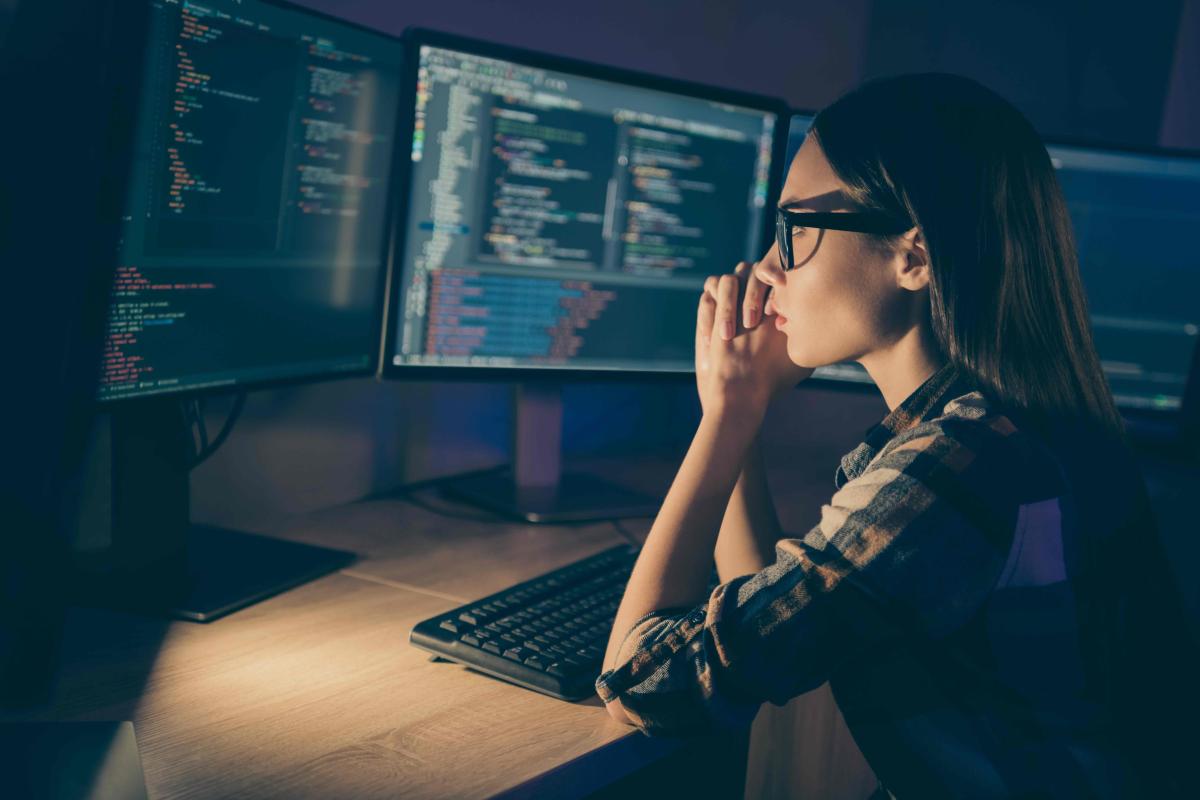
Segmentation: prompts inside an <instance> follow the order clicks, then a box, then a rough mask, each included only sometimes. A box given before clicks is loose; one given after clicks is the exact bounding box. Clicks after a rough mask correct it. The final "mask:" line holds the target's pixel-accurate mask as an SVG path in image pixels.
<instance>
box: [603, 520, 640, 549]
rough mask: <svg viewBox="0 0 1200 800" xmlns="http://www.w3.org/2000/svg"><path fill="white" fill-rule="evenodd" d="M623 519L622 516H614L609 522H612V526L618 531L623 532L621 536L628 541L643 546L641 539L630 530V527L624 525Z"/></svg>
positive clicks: (636, 545) (635, 545)
mask: <svg viewBox="0 0 1200 800" xmlns="http://www.w3.org/2000/svg"><path fill="white" fill-rule="evenodd" d="M621 519H622V518H621V517H613V518H612V519H610V520H609V522H611V523H612V526H613V527H614V528H616V529H617V533H619V534H621V536H622V537H623V538H624V539H625V540H626V541H627V542H629V543H630V544H631V545H633V546H634V547H641V546H642V543H641V542H640V541H638V538H637V537H636V536H634V535H633V534H632V533H631V532H630V531H629V529H628V528H626V527H625V526H624V525H622V524H621ZM628 519H637V518H636V517H632V518H628Z"/></svg>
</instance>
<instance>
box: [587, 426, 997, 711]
mask: <svg viewBox="0 0 1200 800" xmlns="http://www.w3.org/2000/svg"><path fill="white" fill-rule="evenodd" d="M972 457H973V454H972V453H971V452H970V451H969V450H968V449H967V448H965V447H964V446H963V445H962V444H960V443H958V442H956V441H955V440H954V439H952V438H950V437H948V436H946V435H945V434H944V433H943V432H941V431H928V430H926V431H914V432H913V433H912V434H910V435H908V436H903V437H898V438H897V439H896V440H894V441H893V442H892V443H891V445H890V446H889V447H887V448H885V450H884V451H883V452H882V453H880V454H879V457H878V458H877V459H875V460H874V461H873V462H872V464H871V465H870V466H869V467H868V468H867V469H866V470H865V471H864V472H863V473H862V474H861V475H860V476H858V477H857V478H855V479H853V480H851V481H849V482H848V483H846V484H845V485H844V486H843V487H842V488H841V489H839V490H838V491H837V492H836V493H835V494H834V495H833V497H832V499H831V500H830V502H829V503H828V504H826V505H824V506H822V508H821V519H820V522H819V523H818V524H817V525H816V526H814V527H813V528H812V530H810V531H809V532H808V533H807V534H806V535H805V536H803V537H802V538H785V539H780V540H779V541H778V542H777V543H776V545H775V561H774V563H773V564H771V565H770V566H768V567H766V568H765V569H763V570H762V571H760V572H758V573H755V574H752V575H745V576H741V577H738V578H735V579H733V580H730V581H728V582H726V583H723V584H721V585H720V586H717V587H716V588H715V589H714V590H713V592H712V593H711V595H710V596H709V598H708V600H707V602H705V603H703V604H701V605H698V606H696V607H695V608H691V609H687V608H675V609H662V610H659V611H655V612H653V613H650V614H647V615H645V616H643V617H642V618H641V619H639V620H638V621H637V622H636V623H635V624H634V625H633V626H632V628H631V629H630V631H629V632H628V633H627V634H626V636H625V638H624V639H623V641H622V644H621V647H620V648H619V649H618V652H617V657H616V659H615V662H614V663H615V667H614V668H613V669H611V670H608V671H606V672H604V673H603V674H601V675H600V676H599V678H597V680H596V691H597V693H598V694H599V696H600V699H601V700H603V701H604V702H605V703H610V702H612V701H613V700H618V699H619V700H620V702H621V705H622V706H623V707H624V709H625V710H626V712H627V713H628V715H629V716H630V718H631V720H632V722H633V723H634V725H636V726H637V727H638V728H639V729H640V730H642V731H643V732H644V733H647V734H655V735H687V734H691V733H697V732H704V731H708V730H712V729H719V728H739V727H744V726H747V725H749V724H750V722H751V721H752V720H753V719H754V716H755V714H756V713H757V711H758V709H759V708H760V707H761V705H762V703H763V702H766V701H770V702H772V703H773V704H775V705H783V704H785V703H786V702H787V701H788V700H790V699H791V698H793V697H795V696H797V695H799V694H802V693H804V692H806V691H808V690H809V689H813V688H815V687H817V686H819V685H821V684H822V683H824V682H825V681H826V680H827V679H828V678H829V676H830V674H831V672H832V671H833V670H834V669H836V668H837V666H838V664H839V663H841V662H843V661H844V660H846V659H854V658H861V657H864V656H865V655H866V654H869V653H870V652H871V650H872V649H873V648H878V647H886V646H888V645H889V644H891V643H894V642H895V641H896V640H897V638H899V637H900V636H903V635H904V632H905V629H906V628H907V625H908V623H912V624H915V625H919V626H920V627H921V628H923V629H924V630H925V631H926V632H928V633H930V634H938V633H945V632H946V631H948V630H951V629H953V628H955V627H956V626H958V625H961V624H962V623H963V622H964V621H965V620H966V619H967V617H968V616H969V615H970V614H972V613H974V611H975V610H976V609H977V608H978V606H979V605H980V604H981V603H982V601H983V599H984V598H985V597H986V595H987V593H988V592H989V591H990V589H991V587H992V585H993V583H994V581H995V579H996V575H997V574H998V572H999V570H1000V568H1001V566H1002V565H1003V561H1004V556H1005V553H1006V552H1007V542H1008V539H1006V538H1005V533H1004V530H1003V529H1004V526H1005V525H1006V522H1005V521H1004V520H1002V519H1001V520H997V519H996V518H994V516H992V515H989V514H987V513H981V509H982V508H983V506H984V505H986V504H985V503H984V502H983V500H982V498H981V497H980V495H979V494H978V493H976V492H973V491H971V488H970V487H969V486H967V485H966V482H964V481H963V480H961V478H962V472H963V470H964V469H965V466H966V465H967V464H969V463H970V461H971V460H972ZM1009 533H1011V528H1009ZM950 563H952V564H953V565H954V568H953V569H952V570H947V569H946V567H947V565H948V564H950ZM893 611H894V612H896V613H892V612H893ZM901 617H902V618H903V619H904V620H906V621H907V622H906V623H905V624H897V621H896V620H897V619H898V618H901Z"/></svg>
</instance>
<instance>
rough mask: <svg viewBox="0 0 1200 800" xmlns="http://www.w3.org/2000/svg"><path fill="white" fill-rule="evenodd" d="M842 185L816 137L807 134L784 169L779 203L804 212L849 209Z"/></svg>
mask: <svg viewBox="0 0 1200 800" xmlns="http://www.w3.org/2000/svg"><path fill="white" fill-rule="evenodd" d="M845 188H846V187H845V184H843V183H842V182H841V180H839V179H838V176H837V174H836V173H835V172H834V171H833V167H831V166H829V162H828V161H827V160H826V159H825V153H824V152H823V151H822V150H821V145H820V143H819V142H818V141H817V137H815V136H813V135H811V134H810V135H808V136H806V137H804V142H803V143H802V144H801V145H800V149H799V150H798V151H796V156H795V158H793V159H792V163H791V166H790V167H789V168H788V171H787V178H786V180H785V181H784V183H783V191H782V192H781V193H780V195H779V205H781V206H786V207H788V208H792V207H795V208H797V209H801V210H808V211H837V210H840V209H845V208H851V207H853V203H851V201H850V198H849V196H848V195H847V194H846V192H845Z"/></svg>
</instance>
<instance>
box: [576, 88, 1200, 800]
mask: <svg viewBox="0 0 1200 800" xmlns="http://www.w3.org/2000/svg"><path fill="white" fill-rule="evenodd" d="M777 230H778V233H777V241H776V243H775V245H774V246H772V248H771V250H770V251H769V252H768V253H767V254H766V256H765V257H764V258H763V259H762V260H761V261H759V262H758V263H757V264H754V265H753V267H751V266H750V265H748V264H745V263H743V264H741V265H739V266H738V268H737V270H736V271H735V272H734V273H733V274H728V275H723V276H720V277H712V278H709V280H708V283H707V284H706V286H705V290H704V292H703V294H702V295H701V298H700V304H699V309H698V312H697V335H696V380H697V388H698V391H699V395H700V402H701V406H702V409H703V417H702V419H701V422H700V425H699V428H698V430H697V432H696V436H695V439H694V441H693V443H692V446H691V448H690V449H689V450H688V453H687V455H686V457H685V458H684V461H683V463H682V465H681V467H680V470H679V473H678V475H677V476H676V478H675V481H674V483H673V485H672V486H671V489H670V492H669V493H668V495H667V497H666V500H665V501H664V503H663V506H662V509H661V511H660V512H659V514H658V517H657V519H656V520H655V522H654V525H653V527H652V528H651V531H650V534H649V537H648V539H647V541H646V544H645V546H644V548H643V550H642V553H641V555H640V557H639V559H638V562H637V564H636V566H635V568H634V570H633V574H632V576H631V578H630V581H629V585H628V587H627V589H626V592H625V596H624V599H623V601H622V603H621V606H620V608H619V610H618V613H617V617H616V621H615V624H614V627H613V632H612V636H611V639H610V642H609V646H608V650H607V653H606V656H605V661H604V672H603V674H601V675H600V677H599V679H598V680H597V682H596V688H597V691H598V693H599V695H600V697H601V699H602V700H603V701H604V702H605V704H606V706H607V708H608V710H609V712H610V714H611V715H612V716H613V717H615V718H616V719H618V720H621V721H624V722H628V723H630V724H633V725H636V726H637V727H639V728H640V729H642V730H643V731H645V732H647V733H667V734H680V733H687V732H690V731H694V730H701V729H705V728H710V727H713V726H725V727H736V726H744V725H746V724H748V723H749V721H750V720H751V719H752V718H753V716H754V714H755V713H756V712H757V709H758V708H759V706H760V705H761V704H762V702H764V701H768V700H769V701H771V702H773V703H776V704H783V703H785V702H786V701H787V700H788V699H789V698H791V697H794V696H796V695H798V694H801V693H803V692H805V691H807V690H809V689H812V688H814V687H816V686H818V685H820V684H821V683H823V682H825V681H826V680H828V681H830V683H831V687H832V689H833V691H834V696H835V697H836V699H837V701H838V704H839V706H840V708H841V709H842V712H843V714H844V716H845V718H846V721H847V724H848V726H849V727H850V730H851V732H852V733H853V734H854V737H855V739H856V741H857V742H858V744H859V746H860V748H861V749H862V751H863V753H864V755H865V756H866V757H867V759H868V761H869V762H870V764H871V765H872V767H873V768H874V770H875V772H876V774H877V776H878V777H879V779H880V782H881V787H886V790H887V791H888V792H890V793H892V794H893V795H894V796H898V797H901V798H908V797H918V798H929V797H941V796H954V797H1008V796H1018V795H1020V796H1029V795H1044V796H1054V797H1059V796H1128V795H1135V794H1138V793H1141V792H1156V793H1157V792H1161V791H1170V790H1171V789H1172V784H1170V783H1169V780H1170V776H1169V775H1168V774H1167V773H1166V772H1165V771H1164V766H1163V764H1162V763H1161V762H1162V760H1163V759H1164V758H1165V759H1166V761H1167V765H1168V766H1170V765H1172V762H1171V760H1170V758H1172V757H1179V756H1182V755H1184V753H1182V752H1181V753H1178V754H1175V755H1174V756H1172V755H1171V754H1170V753H1168V751H1167V749H1166V748H1168V747H1169V746H1170V745H1171V744H1172V741H1175V740H1168V741H1157V738H1158V737H1157V734H1159V733H1161V732H1163V730H1162V727H1161V725H1162V722H1161V719H1160V717H1161V714H1160V713H1159V712H1160V710H1161V709H1163V708H1164V707H1165V705H1167V704H1168V703H1170V702H1179V701H1181V700H1182V695H1181V694H1180V691H1181V681H1182V680H1183V678H1187V679H1188V680H1187V682H1188V683H1190V682H1191V676H1190V675H1189V674H1188V673H1186V672H1184V671H1183V670H1184V669H1186V667H1185V666H1184V665H1186V663H1187V662H1186V661H1184V660H1183V659H1182V658H1181V657H1179V658H1176V657H1174V656H1172V658H1173V660H1172V661H1171V662H1170V663H1167V662H1165V661H1163V659H1164V658H1165V656H1164V655H1163V653H1164V652H1165V651H1166V649H1171V648H1173V652H1174V653H1175V654H1176V655H1178V654H1179V653H1182V652H1184V651H1186V647H1185V645H1184V644H1182V642H1186V636H1187V627H1186V624H1185V623H1184V622H1182V618H1181V617H1180V616H1179V613H1178V610H1179V608H1180V607H1179V605H1178V602H1177V601H1176V600H1175V599H1174V597H1173V596H1171V592H1170V590H1169V589H1168V588H1167V587H1168V586H1169V580H1166V579H1165V577H1164V576H1165V572H1164V571H1163V559H1162V555H1161V552H1159V550H1158V545H1157V540H1156V536H1155V532H1154V529H1153V526H1152V522H1151V517H1150V512H1149V507H1148V504H1147V502H1146V497H1145V490H1144V487H1143V485H1142V482H1141V478H1140V477H1139V475H1138V473H1137V470H1136V469H1135V468H1134V467H1133V465H1132V462H1131V459H1130V456H1129V453H1128V450H1127V448H1126V446H1125V444H1124V442H1123V432H1122V427H1121V421H1120V418H1119V416H1118V414H1117V411H1116V409H1115V407H1114V405H1113V401H1112V397H1111V394H1110V393H1109V390H1108V388H1107V385H1106V383H1105V380H1104V377H1103V375H1102V373H1101V369H1100V364H1099V360H1098V358H1097V356H1096V352H1095V348H1094V346H1093V343H1092V339H1091V334H1090V331H1089V324H1088V317H1087V309H1086V304H1085V300H1084V296H1083V292H1082V289H1081V285H1080V279H1079V270H1078V265H1077V262H1076V257H1075V252H1074V246H1073V243H1072V239H1071V231H1070V222H1069V218H1068V216H1067V212H1066V207H1065V205H1064V202H1063V198H1062V194H1061V191H1060V190H1059V188H1058V185H1057V182H1056V179H1055V177H1054V171H1053V169H1052V167H1051V164H1050V160H1049V158H1048V156H1047V153H1046V150H1045V148H1044V146H1043V145H1042V143H1041V141H1040V140H1039V138H1038V136H1037V134H1036V133H1035V131H1034V130H1033V128H1032V127H1031V126H1030V125H1029V123H1028V122H1027V121H1026V120H1025V119H1024V117H1022V116H1021V114H1020V113H1019V112H1018V111H1017V110H1016V109H1015V108H1014V107H1012V106H1011V105H1010V104H1008V103H1007V102H1005V101H1004V100H1003V99H1001V98H999V97H998V96H996V95H995V94H993V93H992V92H990V91H988V90H987V89H985V88H983V87H982V86H980V85H979V84H977V83H974V82H972V81H969V80H967V79H964V78H959V77H954V76H948V75H933V74H930V75H913V76H904V77H899V78H892V79H887V80H881V81H876V82H873V83H870V84H867V85H865V86H863V87H861V88H859V89H858V90H856V91H854V92H852V93H850V94H848V95H846V96H845V97H843V98H841V99H840V100H838V101H837V102H835V103H834V104H833V105H831V106H830V107H828V108H826V109H825V110H824V111H822V112H821V113H820V114H818V115H817V117H816V119H815V121H814V122H813V126H812V130H811V135H809V136H808V137H807V139H806V140H805V142H804V144H803V146H802V147H801V148H800V150H799V152H798V153H797V155H796V157H795V160H794V161H793V163H792V164H791V167H790V170H789V172H788V175H787V180H786V182H785V185H784V188H783V192H782V196H781V202H780V210H779V221H778V226H777ZM764 298H765V304H764ZM764 315H765V316H764ZM850 360H853V361H857V362H858V363H859V364H861V365H862V366H863V367H864V368H865V369H866V371H867V372H868V373H869V374H870V376H871V378H872V379H873V380H874V381H875V383H876V385H877V386H878V387H879V389H880V391H881V392H882V394H883V398H884V400H885V401H886V403H887V405H888V408H889V409H890V413H888V415H887V416H886V417H885V418H884V419H883V421H882V422H881V423H880V424H879V425H876V426H875V427H874V428H872V429H871V431H869V432H868V434H867V437H866V440H865V441H864V442H863V443H862V444H860V445H858V447H856V448H855V449H854V450H853V451H851V452H850V453H848V454H847V455H846V456H845V457H844V458H843V459H842V461H841V465H840V467H839V468H838V469H837V474H836V480H835V486H836V488H837V491H836V493H835V494H834V495H833V497H832V499H831V500H830V501H829V503H828V504H826V505H825V506H823V507H822V515H821V521H820V523H819V524H818V525H817V526H816V527H814V528H813V529H812V530H811V531H809V532H808V533H807V534H806V535H805V536H803V537H802V538H780V532H779V530H778V523H777V522H776V519H775V515H774V510H773V507H772V505H771V501H770V497H769V494H768V492H767V489H766V486H765V482H764V481H763V477H762V471H761V461H760V458H761V457H760V455H759V451H758V445H757V433H758V429H759V426H760V424H761V422H762V420H763V418H764V415H765V412H766V409H767V406H768V404H769V402H770V400H771V398H772V397H773V396H775V395H777V394H779V393H780V392H782V391H785V390H787V389H789V388H791V387H793V386H794V385H795V384H796V383H797V382H798V381H800V380H803V379H804V378H806V377H808V376H809V375H810V374H811V373H812V369H813V368H815V367H817V366H821V365H825V364H834V363H837V362H843V361H850ZM772 551H773V554H772ZM714 554H715V559H716V565H717V569H718V573H719V576H720V579H721V581H722V583H721V585H720V586H718V587H717V588H716V589H715V591H713V592H712V593H711V595H709V593H708V592H707V591H706V587H707V582H708V578H709V575H710V574H711V570H712V565H713V558H714ZM1187 652H1188V653H1190V652H1192V651H1187ZM1135 654H1136V655H1135ZM1122 656H1125V658H1123V657H1122ZM1192 663H1194V662H1192ZM1172 669H1175V670H1176V672H1175V673H1173V674H1172V673H1171V670H1172ZM1147 678H1151V680H1147ZM1135 681H1136V683H1135ZM1156 693H1157V694H1156ZM1193 695H1194V693H1193ZM1191 707H1193V708H1194V704H1193V705H1192V706H1191ZM1190 738H1191V737H1189V739H1190ZM1185 741H1187V740H1178V742H1179V743H1180V744H1182V743H1183V742H1185ZM1155 759H1159V760H1158V761H1156V760H1155ZM1155 781H1158V783H1155ZM1174 788H1176V789H1177V788H1178V787H1177V786H1175V787H1174Z"/></svg>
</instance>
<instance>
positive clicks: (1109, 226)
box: [1047, 143, 1200, 417]
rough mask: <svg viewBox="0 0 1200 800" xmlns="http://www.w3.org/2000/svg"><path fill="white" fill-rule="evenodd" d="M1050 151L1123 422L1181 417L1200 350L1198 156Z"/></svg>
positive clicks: (1058, 147)
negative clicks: (1149, 416)
mask: <svg viewBox="0 0 1200 800" xmlns="http://www.w3.org/2000/svg"><path fill="white" fill-rule="evenodd" d="M1047 149H1048V150H1049V152H1050V158H1051V162H1052V163H1053V164H1054V167H1055V169H1056V170H1057V172H1058V179H1059V183H1060V184H1061V185H1062V189H1063V193H1064V194H1065V195H1066V200H1067V208H1068V210H1069V212H1070V215H1071V222H1072V226H1073V228H1074V232H1075V240H1076V246H1077V248H1078V251H1079V268H1080V273H1081V275H1082V278H1083V284H1084V288H1085V290H1086V292H1087V297H1088V306H1089V310H1090V312H1091V318H1092V331H1093V335H1094V336H1095V340H1096V349H1097V351H1099V354H1100V360H1101V364H1102V366H1103V368H1104V372H1105V375H1106V377H1107V378H1108V382H1109V385H1110V386H1111V387H1112V392H1113V397H1114V398H1115V400H1116V401H1117V404H1118V406H1120V407H1121V409H1122V411H1123V412H1124V413H1125V414H1126V416H1127V417H1137V416H1145V414H1146V413H1147V412H1149V413H1157V414H1159V415H1160V416H1161V415H1169V416H1175V415H1178V414H1179V413H1180V412H1181V410H1182V408H1183V404H1184V398H1185V394H1186V391H1185V390H1186V388H1187V384H1188V375H1189V372H1190V371H1191V369H1192V364H1193V359H1194V356H1195V354H1196V348H1197V343H1198V342H1200V261H1197V258H1196V256H1195V251H1196V246H1195V243H1194V242H1193V240H1192V236H1193V235H1195V231H1196V229H1197V228H1198V227H1200V153H1191V154H1185V153H1170V152H1135V151H1121V150H1116V149H1112V148H1103V147H1089V146H1079V145H1072V144H1062V143H1051V144H1049V145H1048V146H1047Z"/></svg>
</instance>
